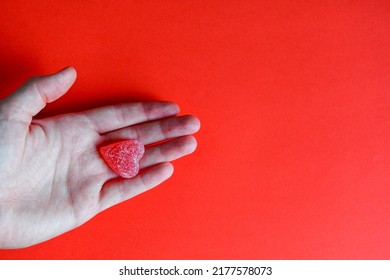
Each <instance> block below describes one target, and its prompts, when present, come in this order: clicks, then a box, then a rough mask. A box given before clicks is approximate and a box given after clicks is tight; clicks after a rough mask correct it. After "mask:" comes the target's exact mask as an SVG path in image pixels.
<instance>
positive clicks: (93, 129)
mask: <svg viewBox="0 0 390 280" xmlns="http://www.w3.org/2000/svg"><path fill="white" fill-rule="evenodd" d="M75 79H76V72H75V70H74V69H73V68H70V67H69V68H66V69H64V70H62V71H60V72H58V73H56V74H53V75H50V76H45V77H38V78H33V79H30V80H29V81H28V82H27V83H26V84H24V85H23V86H22V87H21V88H20V89H18V90H17V91H16V92H15V93H14V94H12V95H10V96H9V97H8V98H6V99H5V100H3V101H2V102H0V158H1V160H0V248H20V247H26V246H30V245H33V244H37V243H39V242H42V241H45V240H47V239H50V238H52V237H55V236H57V235H59V234H61V233H64V232H66V231H68V230H71V229H73V228H75V227H77V226H79V225H80V224H83V223H84V222H86V221H88V220H89V219H90V218H92V217H93V216H94V215H96V214H97V213H99V212H101V211H103V210H105V209H107V208H108V207H110V206H113V205H115V204H117V203H120V202H122V201H124V200H127V199H129V198H131V197H133V196H135V195H137V194H140V193H142V192H144V191H146V190H148V189H150V188H153V187H154V186H157V185H158V184H160V183H162V182H163V181H164V180H166V179H167V178H169V177H170V176H171V174H172V172H173V167H172V165H171V164H170V163H169V161H171V160H174V159H177V158H180V157H182V156H184V155H187V154H190V153H191V152H193V151H194V150H195V148H196V140H195V138H194V137H193V136H189V135H190V134H193V133H195V132H196V131H197V130H198V129H199V126H200V124H199V121H198V119H196V118H195V117H193V116H183V117H178V116H176V115H177V113H178V106H177V105H176V104H174V103H171V102H144V103H129V104H119V105H114V106H107V107H102V108H96V109H93V110H89V111H85V112H82V113H73V114H66V115H59V116H55V117H51V118H46V119H34V118H33V117H34V116H35V115H36V114H37V113H38V112H39V111H40V110H41V109H43V108H44V106H45V105H46V103H49V102H52V101H54V100H56V99H58V98H59V97H61V96H62V95H63V94H65V93H66V91H67V90H68V89H69V88H70V87H71V85H72V84H73V82H74V81H75ZM186 135H187V136H186ZM129 138H131V139H138V140H140V141H141V142H142V143H143V144H144V145H149V144H153V143H157V142H159V144H158V145H151V146H148V147H147V148H146V150H145V155H144V157H143V158H142V159H141V161H140V168H141V172H140V174H138V175H137V176H136V177H134V178H131V179H122V178H118V176H117V175H116V174H115V173H114V172H113V171H112V170H111V169H110V168H109V167H108V166H107V165H106V164H105V162H104V160H103V159H102V158H101V156H100V154H99V151H98V148H99V146H101V145H104V144H107V143H110V142H112V141H117V140H123V139H129ZM167 139H170V141H164V142H162V143H161V141H163V140H167Z"/></svg>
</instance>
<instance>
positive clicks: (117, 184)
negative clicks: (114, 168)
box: [100, 162, 173, 211]
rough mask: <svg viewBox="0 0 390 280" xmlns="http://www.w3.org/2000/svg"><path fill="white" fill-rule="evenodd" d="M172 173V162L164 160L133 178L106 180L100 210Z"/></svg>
mask: <svg viewBox="0 0 390 280" xmlns="http://www.w3.org/2000/svg"><path fill="white" fill-rule="evenodd" d="M172 174H173V166H172V164H170V163H168V162H165V163H161V164H159V165H156V166H154V167H152V168H150V169H149V170H147V171H145V172H144V173H141V174H138V175H137V176H136V177H134V178H131V179H117V180H112V181H109V182H107V183H106V184H105V185H104V186H103V188H102V190H101V194H100V211H103V210H105V209H107V208H109V207H111V206H114V205H116V204H118V203H121V202H123V201H125V200H128V199H130V198H132V197H134V196H136V195H139V194H141V193H143V192H145V191H147V190H150V189H152V188H154V187H156V186H157V185H159V184H161V183H162V182H164V181H165V180H167V179H168V178H169V177H171V176H172Z"/></svg>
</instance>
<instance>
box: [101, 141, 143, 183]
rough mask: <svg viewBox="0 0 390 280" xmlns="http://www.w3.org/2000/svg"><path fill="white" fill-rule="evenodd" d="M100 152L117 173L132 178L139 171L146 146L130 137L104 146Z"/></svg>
mask: <svg viewBox="0 0 390 280" xmlns="http://www.w3.org/2000/svg"><path fill="white" fill-rule="evenodd" d="M100 153H101V155H102V156H103V158H104V160H105V161H106V163H107V164H108V166H109V167H110V168H111V169H112V170H113V171H114V172H115V173H116V174H118V175H119V176H121V177H123V178H132V177H134V176H135V175H137V173H138V171H139V161H140V159H141V158H142V156H143V155H144V153H145V147H144V145H142V143H141V142H140V141H138V140H135V139H130V140H125V141H121V142H117V143H113V144H110V145H107V146H103V147H101V148H100Z"/></svg>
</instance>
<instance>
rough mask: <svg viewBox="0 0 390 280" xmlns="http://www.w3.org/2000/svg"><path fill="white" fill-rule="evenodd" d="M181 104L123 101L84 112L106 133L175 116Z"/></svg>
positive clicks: (99, 130) (98, 130)
mask: <svg viewBox="0 0 390 280" xmlns="http://www.w3.org/2000/svg"><path fill="white" fill-rule="evenodd" d="M178 113H179V106H178V105H177V104H175V103H173V102H167V101H154V102H137V103H122V104H118V105H110V106H105V107H100V108H96V109H92V110H88V111H85V112H83V115H84V116H85V117H87V118H88V119H89V120H90V121H91V123H92V124H93V125H94V126H95V129H96V131H97V132H98V133H106V132H110V131H113V130H117V129H120V128H124V127H127V126H131V125H134V124H138V123H142V122H146V121H150V120H157V119H161V118H165V117H170V116H174V115H176V114H178Z"/></svg>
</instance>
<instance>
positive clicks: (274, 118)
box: [0, 0, 390, 259]
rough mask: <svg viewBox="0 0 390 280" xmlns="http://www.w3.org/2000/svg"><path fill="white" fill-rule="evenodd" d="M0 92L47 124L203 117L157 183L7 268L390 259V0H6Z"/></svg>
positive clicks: (0, 5)
mask: <svg viewBox="0 0 390 280" xmlns="http://www.w3.org/2000/svg"><path fill="white" fill-rule="evenodd" d="M0 13H1V21H0V38H1V40H0V68H1V69H0V89H1V97H4V96H6V95H7V94H9V93H11V92H12V91H13V90H15V89H16V88H17V87H18V86H19V85H20V84H21V83H22V82H24V81H25V80H26V79H27V78H28V77H30V76H33V75H42V74H48V73H51V72H55V71H57V70H59V69H61V68H63V67H64V66H66V65H72V66H74V67H75V68H76V69H77V71H78V80H77V82H76V84H75V86H74V87H73V88H72V89H71V90H70V92H69V93H68V94H67V95H66V96H64V97H63V98H62V99H60V100H58V101H57V102H55V103H53V104H50V105H49V107H47V108H46V109H45V111H44V112H43V114H41V116H48V115H52V114H57V113H63V112H71V111H77V110H83V109H88V108H92V107H95V106H100V105H104V104H108V103H110V104H112V103H116V102H122V101H129V100H130V101H131V100H172V101H175V102H177V103H178V104H179V105H180V107H181V109H182V114H195V115H196V116H198V117H199V118H200V120H201V122H202V128H201V131H200V132H199V133H198V134H197V135H196V136H197V139H198V142H199V145H198V150H197V151H196V152H195V154H193V155H191V156H189V157H186V158H183V159H180V160H178V161H176V162H174V166H175V173H174V175H173V177H172V178H171V179H170V180H169V181H167V182H165V183H164V184H162V185H161V186H159V187H157V188H156V189H153V190H152V191H149V192H148V193H145V194H142V195H140V196H138V197H136V198H134V199H132V200H130V201H128V202H125V203H122V204H120V205H119V206H117V207H114V208H111V209H109V210H107V211H105V212H103V213H101V214H99V215H98V216H96V217H95V218H94V219H92V220H91V221H89V222H88V223H86V224H85V225H83V226H81V227H79V228H77V229H75V230H73V231H71V232H69V233H66V234H64V235H62V236H60V237H58V238H55V239H53V240H50V241H48V242H45V243H43V244H40V245H37V246H33V247H30V248H27V249H22V250H10V251H4V250H3V251H0V258H2V259H52V258H55V259H57V258H60V259H68V258H71V259H96V258H98V259H258V258H260V259H381V258H386V259H388V258H390V141H389V139H390V128H389V125H390V93H389V90H390V76H389V73H390V54H389V46H390V4H389V1H386V0H383V1H380V0H367V1H290V0H289V1H42V0H40V1H35V0H34V1H33V0H29V1H22V0H12V1H11V0H3V1H1V2H0Z"/></svg>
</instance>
